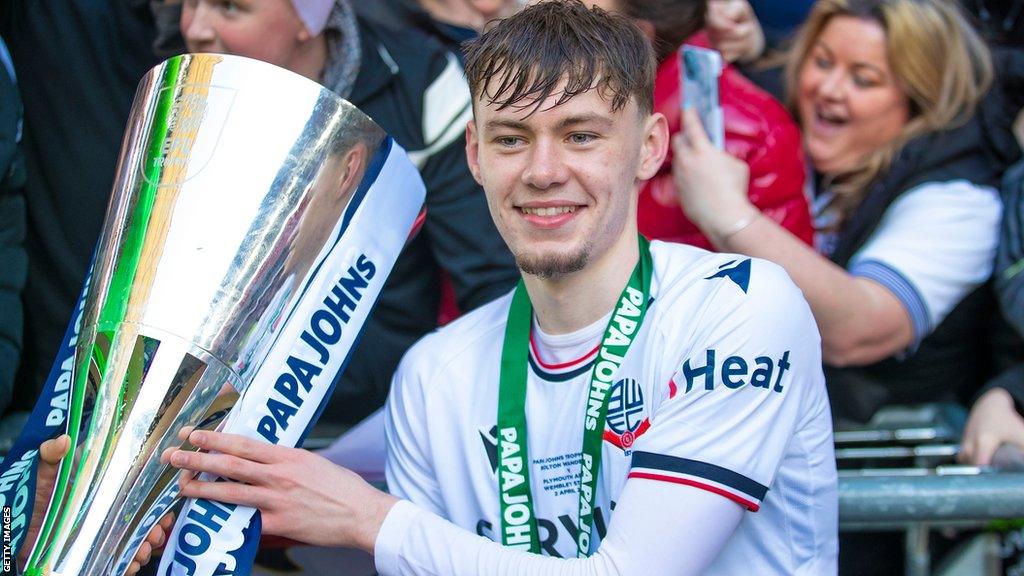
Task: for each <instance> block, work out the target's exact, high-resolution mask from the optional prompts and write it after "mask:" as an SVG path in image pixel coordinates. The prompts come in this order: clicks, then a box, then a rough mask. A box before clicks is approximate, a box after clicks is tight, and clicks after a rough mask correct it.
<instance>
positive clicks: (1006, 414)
mask: <svg viewBox="0 0 1024 576" xmlns="http://www.w3.org/2000/svg"><path fill="white" fill-rule="evenodd" d="M1004 443H1009V444H1014V445H1016V446H1017V447H1018V448H1020V449H1021V450H1024V418H1021V415H1020V414H1018V413H1017V409H1016V407H1015V406H1014V404H1013V397H1012V396H1010V393H1009V392H1007V391H1006V390H1004V389H1002V388H993V389H991V390H989V391H988V392H985V393H984V394H982V395H981V398H978V401H977V402H975V403H974V406H973V407H971V413H970V415H969V416H968V417H967V425H966V426H965V427H964V437H963V441H962V442H961V444H960V454H959V455H958V456H957V458H958V459H959V460H960V461H961V462H969V463H971V464H975V465H978V466H987V465H989V464H991V463H992V455H993V454H995V453H996V449H998V448H999V446H1000V445H1002V444H1004Z"/></svg>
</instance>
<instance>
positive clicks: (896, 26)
mask: <svg viewBox="0 0 1024 576" xmlns="http://www.w3.org/2000/svg"><path fill="white" fill-rule="evenodd" d="M524 3H525V2H521V1H516V0H512V1H508V0H419V1H416V0H379V1H373V2H357V1H355V0H184V1H183V2H182V1H180V0H162V1H161V0H158V1H145V0H116V1H115V0H73V1H72V0H7V2H5V5H4V7H3V8H2V9H0V410H6V412H7V413H12V412H18V411H25V410H29V409H30V408H31V406H32V404H33V403H34V400H35V397H36V395H37V394H38V392H39V389H40V386H41V385H42V383H43V382H44V380H45V378H46V375H47V373H48V371H49V369H50V364H51V363H52V361H53V353H54V351H55V349H56V348H57V346H58V344H59V341H60V337H61V335H62V334H63V331H64V328H65V327H66V325H67V322H68V319H69V317H70V315H71V309H72V306H73V305H74V303H75V300H76V298H77V296H78V294H79V290H80V287H81V285H82V282H83V279H84V278H85V275H86V271H87V269H88V266H89V262H90V259H91V256H92V251H93V246H94V244H95V241H96V238H97V237H98V235H99V230H100V227H101V225H102V217H103V213H104V210H105V207H106V205H107V200H108V198H109V193H110V188H111V186H112V182H113V175H114V167H115V163H116V160H117V154H118V149H119V146H120V143H121V131H122V129H123V126H124V124H125V120H126V119H127V116H128V113H129V108H130V104H131V100H132V96H133V94H134V87H135V84H136V82H137V81H138V80H139V78H141V76H142V75H143V74H144V73H145V72H146V70H148V69H149V68H150V67H151V66H153V65H155V64H156V63H157V62H159V61H160V60H161V59H162V58H164V57H167V56H169V55H173V54H177V53H183V52H186V51H193V52H221V53H231V54H238V55H243V56H250V57H253V58H258V59H261V60H265V61H268V62H271V63H274V64H277V65H279V66H282V67H285V68H288V69H290V70H292V71H294V72H297V73H299V74H302V75H305V76H307V77H309V78H311V79H313V80H316V81H318V82H320V83H321V84H323V85H324V86H326V87H327V88H329V89H330V90H332V91H334V92H336V93H337V94H338V95H340V96H342V97H344V98H346V99H348V100H350V101H351V102H352V103H353V104H355V105H356V106H357V107H358V108H360V109H361V110H362V111H363V112H365V113H367V114H368V115H370V116H371V117H372V118H374V120H376V121H377V123H378V124H380V125H381V126H382V127H383V128H384V129H385V130H386V131H387V132H388V133H389V134H390V135H391V136H393V137H394V138H395V140H396V141H397V142H398V143H399V144H401V145H402V146H403V147H404V148H405V149H406V150H407V151H409V152H410V156H411V157H412V158H413V160H414V162H415V163H416V165H417V167H418V168H419V170H420V173H421V175H422V177H423V180H424V182H425V184H426V188H427V200H426V208H427V211H426V223H425V226H424V229H423V231H422V232H421V233H420V234H419V235H418V236H417V237H416V238H415V239H414V240H412V241H411V242H410V244H409V245H408V246H407V247H406V249H405V251H404V252H403V254H402V256H401V257H400V260H399V262H398V264H397V265H396V267H395V270H394V272H393V273H392V275H391V277H390V278H389V281H388V284H387V286H386V288H385V291H384V293H383V294H382V296H381V300H380V303H379V305H378V306H377V308H376V309H375V312H374V314H373V316H372V318H371V320H370V322H369V323H368V325H367V327H366V329H365V333H364V336H363V338H362V341H361V345H360V347H359V348H358V350H357V353H356V356H355V358H354V359H353V360H352V362H351V363H350V364H349V366H348V368H347V370H346V371H345V373H344V375H343V376H342V377H341V381H340V383H339V385H338V386H337V388H336V393H335V396H334V397H333V398H332V400H331V403H330V406H329V407H328V409H327V411H326V412H325V413H324V418H325V419H326V420H327V421H329V422H333V423H337V424H339V425H342V426H350V425H352V424H355V423H356V422H358V421H360V420H361V419H362V418H364V417H365V416H366V415H367V414H369V413H370V412H372V411H374V410H376V409H377V408H379V407H380V406H381V405H382V404H383V402H384V399H385V397H386V394H387V390H388V383H389V381H390V377H391V373H392V372H393V370H394V368H395V366H396V365H397V362H398V360H399V359H400V358H401V355H402V353H403V352H404V351H405V350H406V349H407V348H408V347H409V346H411V345H412V343H413V342H415V341H416V340H417V339H418V338H419V337H420V336H422V335H423V334H425V333H427V332H428V331H430V330H431V329H433V328H434V327H435V326H436V325H437V324H438V322H439V321H441V320H443V319H446V318H450V317H451V316H453V315H455V314H457V313H458V312H459V311H466V310H469V309H472V308H475V307H477V306H479V305H481V304H484V303H486V302H488V301H490V300H491V299H493V298H495V297H497V296H499V295H501V294H504V293H505V292H507V291H508V290H509V289H510V288H511V287H512V285H513V283H514V282H515V280H516V278H517V277H518V275H517V271H516V270H515V267H514V263H513V262H514V261H513V259H512V257H511V255H510V254H509V252H508V250H507V248H506V247H505V245H504V243H503V242H502V241H501V240H500V238H499V237H498V235H497V233H496V231H495V229H494V226H493V224H492V221H491V219H490V218H489V217H488V214H487V205H486V201H485V198H484V195H483V193H482V191H481V189H480V187H479V185H478V184H477V182H475V181H474V179H473V177H472V175H471V173H470V171H469V169H468V166H467V163H466V159H465V155H464V152H463V148H464V141H463V135H464V130H465V124H466V122H467V121H468V120H469V119H470V118H471V116H472V110H471V104H470V94H469V92H468V88H467V87H466V84H465V80H464V78H463V76H462V72H461V65H460V62H461V57H462V55H461V52H460V49H459V46H460V44H461V43H462V42H463V41H465V40H467V39H469V38H472V37H474V36H475V35H476V34H477V33H478V32H479V31H480V30H482V29H483V28H484V27H485V26H487V24H488V22H490V21H491V20H492V19H495V18H501V17H503V16H505V15H508V14H509V13H511V12H513V11H515V10H516V9H518V8H519V7H520V5H521V4H524ZM592 3H593V4H595V5H598V6H600V7H602V8H604V9H606V10H609V11H613V12H620V13H622V14H624V15H626V16H629V17H630V18H632V19H634V21H635V22H636V23H637V24H638V25H639V26H640V28H641V29H642V30H643V31H644V32H645V33H646V34H647V35H648V37H649V38H650V40H651V42H652V44H653V46H654V47H655V52H656V54H657V57H658V58H659V68H658V72H657V81H656V89H655V97H654V102H655V109H656V111H658V112H660V113H662V114H664V115H665V117H666V118H667V120H668V125H669V128H670V131H671V133H672V134H673V135H674V139H673V149H672V151H671V153H670V156H669V157H668V158H667V159H666V161H665V164H664V165H663V166H662V169H661V171H660V172H659V173H658V175H657V176H655V177H654V178H653V179H652V180H650V181H648V182H646V183H644V185H643V187H642V189H641V190H640V199H639V213H638V218H639V223H640V230H641V232H642V233H643V234H645V235H646V236H648V237H650V238H656V239H662V240H667V241H674V242H684V243H688V244H694V245H697V246H701V247H703V248H707V249H712V250H718V251H724V252H735V253H740V254H746V255H749V256H755V257H759V258H764V259H767V260H771V261H773V262H775V263H777V264H779V265H781V266H783V267H784V268H785V269H786V271H787V272H788V273H789V275H790V276H791V277H792V278H793V280H794V281H795V282H796V284H797V285H798V286H799V287H800V288H801V289H802V291H803V293H804V296H805V297H806V299H807V301H808V302H809V304H810V306H811V309H812V311H813V313H814V315H815V319H816V321H817V323H818V327H819V329H820V331H821V335H822V347H823V358H824V360H825V372H826V377H827V382H828V386H829V391H830V395H831V403H832V408H833V412H834V418H835V421H836V423H837V425H845V424H848V423H851V422H864V421H867V420H868V419H870V418H871V417H872V415H874V414H875V413H876V412H877V411H878V410H879V409H880V408H881V407H883V406H886V405H892V404H915V403H925V402H951V403H959V404H960V405H962V406H963V407H964V408H965V409H968V410H970V416H969V418H968V420H967V424H966V427H965V432H964V438H963V444H962V451H961V453H960V458H961V459H962V460H963V461H965V462H973V463H978V464H988V463H989V462H990V461H991V459H992V455H993V454H994V452H995V451H996V449H997V448H998V447H999V446H1000V445H1001V444H1004V443H1010V444H1015V445H1017V446H1019V447H1020V448H1022V449H1024V418H1022V417H1021V413H1022V411H1024V355H1022V354H1021V349H1022V346H1021V344H1020V339H1021V335H1022V334H1024V163H1020V158H1021V149H1020V145H1019V143H1018V140H1017V139H1016V138H1015V136H1014V132H1013V124H1014V121H1015V120H1016V119H1017V117H1018V114H1019V112H1020V110H1021V107H1022V105H1024V51H1022V49H1021V46H1020V44H1019V42H1020V41H1021V37H1022V36H1021V34H1022V32H1021V31H1022V30H1024V10H1022V9H1021V8H1020V6H1021V3H1020V2H1015V3H1014V2H1007V3H998V6H997V7H992V6H988V5H987V4H989V3H986V2H981V1H972V0H963V2H962V3H961V4H959V5H958V4H957V3H955V2H953V0H817V1H816V2H811V1H801V2H796V1H788V0H787V1H786V2H779V1H772V0H751V1H750V2H748V1H747V0H706V1H703V0H602V1H596V0H595V1H593V2H592ZM991 4H996V3H991ZM4 42H6V44H5V43H4ZM684 44H688V45H695V46H700V47H710V48H713V49H716V50H718V51H720V53H721V54H722V56H723V58H724V59H725V66H724V69H723V71H722V74H721V77H720V83H719V92H720V99H721V106H722V109H723V117H724V136H725V138H724V150H719V149H717V148H715V147H714V146H713V145H712V144H711V143H710V142H709V140H708V138H707V137H706V136H705V134H704V132H703V129H702V127H701V126H700V124H699V120H698V118H697V116H696V115H694V114H693V113H692V112H684V111H683V108H682V100H683V97H682V86H681V82H680V67H681V63H680V55H679V48H680V47H681V46H682V45H684ZM1014 164H1016V165H1014ZM681 321H685V319H681Z"/></svg>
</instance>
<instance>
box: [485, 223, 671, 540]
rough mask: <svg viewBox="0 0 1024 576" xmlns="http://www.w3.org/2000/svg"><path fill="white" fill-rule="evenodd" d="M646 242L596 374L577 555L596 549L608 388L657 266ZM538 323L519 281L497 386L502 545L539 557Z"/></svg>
mask: <svg viewBox="0 0 1024 576" xmlns="http://www.w3.org/2000/svg"><path fill="white" fill-rule="evenodd" d="M639 241H640V261H639V262H637V265H636V268H634V269H633V274H632V275H631V276H630V278H629V282H628V283H627V284H626V287H625V288H624V289H623V290H622V294H621V295H620V296H619V301H618V304H617V305H616V307H615V311H614V312H613V313H612V317H611V320H609V322H608V326H607V327H606V328H605V331H604V338H603V339H602V341H601V350H600V352H599V353H598V356H597V358H596V359H595V360H594V368H593V370H592V371H591V374H590V389H589V390H588V391H587V410H586V413H585V414H584V426H583V448H582V450H581V460H580V473H581V474H580V503H579V527H578V531H577V539H576V545H577V556H578V557H580V558H584V557H586V556H588V555H589V554H590V534H591V527H592V526H593V522H594V497H595V494H596V493H597V478H598V472H599V470H600V468H601V447H602V437H603V435H604V423H605V417H606V416H607V414H608V392H609V390H610V389H611V386H612V382H613V380H612V379H613V378H614V376H615V373H616V372H618V369H619V365H621V364H622V361H623V358H624V357H625V356H626V351H627V350H629V346H630V344H632V343H633V338H634V337H635V336H636V334H637V332H638V331H639V329H640V326H641V324H642V323H643V319H644V315H646V313H647V301H648V299H649V295H650V290H651V272H652V268H653V265H652V264H651V250H650V245H649V244H648V242H647V240H646V239H644V237H643V236H640V238H639ZM532 320H533V306H532V305H531V304H530V296H529V295H528V294H527V293H526V286H525V285H524V284H523V281H522V280H520V281H519V284H518V285H517V286H516V290H515V292H514V293H513V295H512V305H511V307H510V308H509V313H508V324H507V326H506V327H505V340H504V343H503V345H502V351H501V378H500V380H499V383H498V490H499V492H500V495H501V496H500V497H501V542H502V544H504V545H506V546H509V547H512V548H518V549H521V550H527V551H530V552H533V553H535V554H539V553H540V537H539V536H538V533H537V517H536V515H535V514H534V510H533V496H532V494H531V492H530V459H529V456H528V455H527V449H526V448H527V444H526V370H527V362H528V360H527V355H528V354H529V346H530V324H531V322H532Z"/></svg>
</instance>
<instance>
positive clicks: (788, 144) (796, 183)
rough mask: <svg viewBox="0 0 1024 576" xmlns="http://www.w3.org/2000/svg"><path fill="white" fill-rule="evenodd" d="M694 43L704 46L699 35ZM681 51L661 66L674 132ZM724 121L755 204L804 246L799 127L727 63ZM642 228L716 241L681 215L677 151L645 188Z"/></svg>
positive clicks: (690, 240) (680, 238)
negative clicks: (674, 173)
mask: <svg viewBox="0 0 1024 576" xmlns="http://www.w3.org/2000/svg"><path fill="white" fill-rule="evenodd" d="M689 43H691V44H694V45H698V46H703V45H705V43H706V41H705V40H704V38H703V35H701V34H699V35H697V36H696V37H694V38H692V39H691V40H690V42H689ZM679 66H680V62H679V53H678V52H673V53H672V55H671V56H669V57H668V58H666V59H665V60H664V61H663V62H662V63H661V65H660V66H659V67H658V76H657V79H656V80H655V85H654V109H655V111H657V112H661V113H662V114H664V115H665V118H667V119H668V129H669V132H670V133H671V134H675V133H677V132H679V130H680V127H681V126H680V123H681V106H682V87H681V83H680V79H679ZM718 86H719V94H720V99H721V104H722V113H723V117H724V119H725V149H726V150H727V151H728V152H729V153H730V154H732V155H733V156H736V157H737V158H739V159H741V160H743V161H744V162H746V163H747V166H749V167H750V185H749V188H748V189H747V194H748V195H749V196H750V201H751V202H753V203H754V205H755V206H757V207H758V208H759V209H760V210H761V212H763V213H764V214H765V215H766V216H768V217H770V218H772V219H773V220H775V221H776V222H778V223H779V224H781V225H782V226H783V227H785V228H786V229H787V230H789V231H790V232H792V233H793V234H794V235H795V236H796V237H797V238H799V239H801V240H803V241H804V242H806V243H807V244H811V243H812V242H813V237H814V232H813V229H812V228H811V217H810V212H809V209H808V206H807V198H806V196H804V179H805V178H806V167H805V165H804V155H803V148H802V144H801V142H800V131H799V130H798V129H797V127H796V124H795V123H794V122H793V119H792V118H790V116H789V114H788V113H787V112H786V110H785V108H783V107H782V105H781V104H779V102H778V101H776V100H775V99H774V98H772V97H771V96H770V95H769V94H768V93H767V92H765V91H763V90H761V89H760V88H758V87H757V86H755V85H754V84H753V83H752V82H750V81H749V80H747V79H746V78H744V77H743V76H742V75H741V74H740V73H739V71H737V70H736V69H735V68H734V67H733V66H726V68H725V69H724V70H723V71H722V77H721V79H720V81H719V85H718ZM638 220H639V225H640V232H641V233H642V234H643V235H644V236H647V237H648V238H653V239H658V240H667V241H671V242H682V243H685V244H692V245H694V246H700V247H701V248H707V249H711V243H710V242H709V241H708V239H707V238H705V237H704V235H703V234H702V233H701V231H700V230H699V229H698V228H697V227H696V226H695V225H694V224H693V223H692V222H690V221H689V220H688V219H687V218H686V216H685V215H684V214H683V210H682V208H681V207H680V206H679V199H678V197H677V195H676V189H675V183H674V182H673V180H672V150H671V149H670V150H669V153H668V156H667V157H666V158H665V163H664V164H663V165H662V166H661V170H660V171H659V172H658V174H657V175H656V176H655V177H654V178H652V179H651V180H649V181H648V182H647V183H646V184H644V187H643V188H642V189H641V190H640V204H639V208H638Z"/></svg>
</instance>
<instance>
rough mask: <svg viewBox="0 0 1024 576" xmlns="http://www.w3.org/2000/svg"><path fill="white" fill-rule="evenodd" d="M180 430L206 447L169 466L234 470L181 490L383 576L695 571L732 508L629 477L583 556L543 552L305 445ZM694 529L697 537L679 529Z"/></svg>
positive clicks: (726, 528)
mask: <svg viewBox="0 0 1024 576" xmlns="http://www.w3.org/2000/svg"><path fill="white" fill-rule="evenodd" d="M189 441H190V442H192V443H193V444H194V445H196V446H198V447H200V448H203V449H206V450H210V451H211V452H209V453H202V452H186V451H180V450H179V451H176V452H174V453H173V454H172V455H171V463H172V464H173V465H174V466H176V467H178V468H182V469H185V470H192V471H197V472H198V471H204V472H210V473H213V474H217V475H219V476H222V477H225V478H231V479H234V480H237V481H238V482H201V481H197V480H186V481H183V485H182V489H181V495H182V496H183V497H186V498H209V499H212V500H217V501H220V502H228V503H236V504H241V505H244V506H254V507H256V508H258V509H259V510H260V513H261V520H262V524H263V531H264V533H265V534H268V535H277V536H284V537H287V538H291V539H293V540H297V541H299V542H305V543H308V544H314V545H320V546H338V547H350V548H358V549H361V550H364V551H366V552H370V553H376V554H377V555H378V558H377V559H376V562H377V567H378V569H379V570H380V571H381V572H382V573H383V574H385V575H386V576H388V575H392V574H394V575H399V574H401V575H416V574H451V575H453V576H478V575H479V576H484V575H486V576H495V575H498V576H513V575H517V576H518V575H522V576H527V575H529V576H533V575H538V574H539V575H542V576H545V575H548V576H555V575H558V576H562V575H565V576H569V575H580V576H582V575H591V576H626V575H630V576H632V575H636V576H649V575H650V574H675V575H679V576H684V575H691V574H693V575H696V574H699V573H701V571H702V570H703V569H704V568H705V567H706V566H707V565H708V564H710V562H712V561H713V560H714V558H715V557H716V556H717V554H718V552H719V551H720V550H721V549H722V547H724V546H725V544H726V543H727V542H728V539H729V536H730V535H731V534H732V532H733V530H735V528H736V526H737V525H738V524H739V522H740V519H741V518H742V516H743V511H742V508H741V507H740V506H739V505H737V504H735V503H734V502H731V501H730V500H728V499H726V498H723V497H722V496H719V495H717V494H713V493H711V492H706V491H704V490H700V489H697V488H692V487H688V486H683V485H677V484H669V483H663V482H652V481H647V480H643V479H631V480H629V481H628V482H627V486H626V488H625V489H624V491H623V494H622V496H621V497H620V500H619V503H618V506H617V507H616V512H615V515H614V516H613V518H612V521H611V522H610V523H609V527H608V530H609V532H608V536H607V539H606V541H604V542H602V545H601V548H600V549H599V550H598V552H597V553H596V554H595V555H594V556H592V557H590V558H588V559H585V560H577V559H559V558H544V557H541V556H537V555H534V554H529V553H526V552H522V551H519V550H515V549H513V548H507V547H504V546H502V545H500V544H498V543H495V542H492V541H490V540H487V539H486V538H483V537H481V536H476V535H473V534H472V533H470V532H469V531H466V530H464V529H462V528H459V527H456V526H454V525H453V524H451V523H449V522H447V521H446V520H444V519H442V518H441V517H439V516H437V515H436V514H433V513H432V512H429V511H427V510H425V509H423V508H421V507H419V506H416V505H415V504H412V503H410V502H408V501H406V500H401V501H400V500H399V499H398V498H396V497H394V496H392V495H390V494H385V493H383V492H381V491H379V490H377V489H375V488H373V487H372V486H370V485H369V484H367V483H366V482H365V481H364V480H362V479H361V478H360V477H359V476H358V475H356V474H354V473H353V472H351V471H349V470H346V469H345V468H342V467H340V466H336V465H334V464H333V463H331V462H330V461H328V460H326V459H324V458H322V457H321V456H318V455H316V454H313V453H312V452H309V451H306V450H302V449H299V448H286V447H283V446H273V445H268V444H266V443H265V442H258V441H255V440H252V439H249V438H245V437H243V436H237V435H231V434H221V433H216V432H204V431H197V432H193V433H192V434H191V435H190V436H189ZM631 510H632V511H631ZM697 532H699V533H700V534H701V538H689V537H687V535H690V534H694V533H697Z"/></svg>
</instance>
